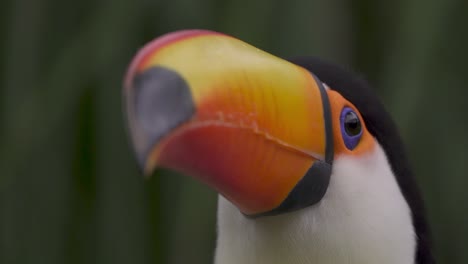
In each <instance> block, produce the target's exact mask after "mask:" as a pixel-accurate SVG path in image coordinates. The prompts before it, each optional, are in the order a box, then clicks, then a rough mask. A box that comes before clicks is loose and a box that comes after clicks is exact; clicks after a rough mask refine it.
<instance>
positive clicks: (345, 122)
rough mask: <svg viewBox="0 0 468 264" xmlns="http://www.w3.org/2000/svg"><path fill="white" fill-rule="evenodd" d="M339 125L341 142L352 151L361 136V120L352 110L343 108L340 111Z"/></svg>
mask: <svg viewBox="0 0 468 264" xmlns="http://www.w3.org/2000/svg"><path fill="white" fill-rule="evenodd" d="M340 123H341V136H342V137H343V141H344V143H345V145H346V147H347V148H348V149H350V150H353V149H354V148H356V146H357V144H358V143H359V140H360V139H361V136H362V124H361V120H360V119H359V116H358V115H357V114H356V112H355V111H354V110H353V109H352V108H350V107H345V108H343V110H342V111H341V116H340Z"/></svg>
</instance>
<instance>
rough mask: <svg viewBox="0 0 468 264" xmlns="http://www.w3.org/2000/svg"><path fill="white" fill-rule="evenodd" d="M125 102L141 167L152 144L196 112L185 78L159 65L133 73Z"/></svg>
mask: <svg viewBox="0 0 468 264" xmlns="http://www.w3.org/2000/svg"><path fill="white" fill-rule="evenodd" d="M126 102H127V118H128V122H129V125H130V132H131V136H132V140H133V143H134V146H135V151H136V154H137V159H138V162H139V165H140V167H141V168H142V169H144V166H145V163H146V159H147V157H148V155H149V154H150V152H151V150H152V149H153V147H154V145H155V144H157V143H158V142H159V141H160V140H161V139H162V138H163V137H164V136H166V135H167V134H168V133H170V132H171V131H172V130H174V129H175V128H177V127H178V126H180V125H181V124H182V123H184V122H186V121H188V120H190V119H191V118H192V116H193V114H194V113H195V106H194V103H193V98H192V94H191V92H190V88H189V86H188V84H187V82H186V81H185V80H184V79H183V78H182V77H181V76H180V75H179V74H178V73H177V72H175V71H173V70H171V69H168V68H164V67H161V66H155V67H151V68H149V69H147V70H145V71H144V72H142V73H139V74H137V75H136V76H135V77H134V79H133V82H132V87H131V89H129V90H128V91H127V96H126Z"/></svg>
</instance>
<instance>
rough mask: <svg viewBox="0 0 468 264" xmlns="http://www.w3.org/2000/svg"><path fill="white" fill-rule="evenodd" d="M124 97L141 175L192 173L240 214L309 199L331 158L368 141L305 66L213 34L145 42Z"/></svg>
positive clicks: (320, 191) (318, 192)
mask: <svg viewBox="0 0 468 264" xmlns="http://www.w3.org/2000/svg"><path fill="white" fill-rule="evenodd" d="M124 100H125V104H126V117H127V121H128V125H129V130H130V134H131V139H132V142H133V146H134V150H135V152H136V156H137V159H138V162H139V164H140V166H141V168H142V170H143V171H144V172H145V174H147V175H149V174H151V173H152V172H153V170H154V169H155V168H156V167H166V168H170V169H173V170H175V171H178V172H181V173H183V174H186V175H189V176H192V177H195V178H197V179H199V180H201V181H202V182H204V183H205V184H207V185H209V186H210V187H212V188H214V189H215V190H216V191H217V192H219V193H220V194H221V195H222V196H224V197H225V198H226V199H227V200H229V201H230V202H231V203H233V204H234V205H235V206H236V207H237V208H238V209H239V210H240V211H241V212H242V213H243V214H244V215H246V216H249V217H256V216H265V215H276V214H282V213H286V212H290V211H294V210H298V209H302V208H305V207H308V206H311V205H314V204H316V203H318V202H319V201H320V200H321V199H322V198H323V197H324V195H325V193H326V192H327V189H328V186H329V182H330V176H331V173H332V167H333V162H334V158H335V157H338V156H341V155H347V156H353V155H364V154H365V153H367V152H369V151H370V150H372V149H373V148H374V145H375V142H374V141H375V140H374V137H372V136H371V135H370V133H369V132H368V130H367V128H366V123H365V122H364V120H363V118H362V116H361V114H360V112H359V110H358V109H357V108H356V107H355V106H354V105H353V104H352V103H351V102H349V101H348V100H346V99H345V98H344V97H343V96H342V95H340V93H337V92H335V91H334V90H333V89H330V87H328V86H327V84H326V83H324V82H322V81H321V80H320V77H319V76H316V75H315V73H314V72H311V71H310V70H308V69H306V68H303V67H301V66H299V65H297V64H294V63H291V62H289V61H287V60H284V59H281V58H278V57H275V56H273V55H270V54H268V53H266V52H263V51H261V50H259V49H257V48H255V47H253V46H250V45H248V44H246V43H244V42H242V41H240V40H238V39H235V38H233V37H230V36H227V35H224V34H220V33H216V32H212V31H205V30H185V31H179V32H175V33H170V34H167V35H165V36H162V37H160V38H157V39H156V40H154V41H152V42H151V43H149V44H147V45H146V46H145V47H144V48H143V49H141V50H140V51H139V52H138V54H137V55H136V57H135V59H134V60H133V62H132V63H131V65H130V68H129V70H128V73H127V75H126V79H125V88H124Z"/></svg>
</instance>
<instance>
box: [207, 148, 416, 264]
mask: <svg viewBox="0 0 468 264" xmlns="http://www.w3.org/2000/svg"><path fill="white" fill-rule="evenodd" d="M356 162H358V163H356ZM356 164H359V165H360V166H356ZM333 167H334V171H333V174H332V176H331V181H330V186H329V189H328V191H327V194H326V195H325V197H324V198H323V200H322V201H321V202H320V203H319V204H317V205H315V206H311V207H308V208H305V209H302V210H299V211H296V212H292V213H286V214H283V215H278V216H272V217H261V218H258V219H248V218H246V217H245V216H244V215H243V214H242V213H240V212H239V210H238V209H237V208H236V207H235V206H233V205H232V204H231V203H230V202H229V201H227V200H225V199H224V198H222V197H220V199H219V203H218V244H217V249H216V259H215V263H216V264H234V263H243V264H267V263H268V264H276V263H289V264H305V263H319V264H339V263H348V264H358V263H359V264H362V263H380V264H395V263H399V264H414V258H415V257H414V255H415V246H416V245H415V244H416V241H415V234H414V229H413V225H412V223H411V214H410V210H409V207H408V205H407V203H406V201H405V199H404V198H403V196H402V194H401V192H400V189H399V187H398V184H397V183H396V181H395V177H394V176H393V174H392V171H391V169H390V166H389V165H388V162H387V160H386V157H385V155H384V153H383V151H382V149H381V148H380V146H377V147H376V150H375V153H374V154H372V155H369V156H367V157H361V158H360V160H356V158H348V157H342V158H340V157H338V158H337V159H336V160H335V161H334V164H333ZM361 168H364V169H361Z"/></svg>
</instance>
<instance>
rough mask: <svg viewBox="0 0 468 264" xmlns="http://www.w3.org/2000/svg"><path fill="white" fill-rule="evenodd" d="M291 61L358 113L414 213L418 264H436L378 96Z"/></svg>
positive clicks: (341, 76)
mask: <svg viewBox="0 0 468 264" xmlns="http://www.w3.org/2000/svg"><path fill="white" fill-rule="evenodd" d="M289 61H291V62H293V63H295V64H297V65H300V66H302V67H304V68H306V69H307V70H309V71H311V72H313V73H314V74H315V75H316V76H317V77H318V78H319V79H320V80H321V81H322V82H324V83H326V84H327V85H328V86H329V87H330V88H331V89H332V90H335V91H337V92H339V93H340V94H341V95H342V96H343V97H344V98H346V99H347V100H348V101H350V102H352V103H353V104H354V105H355V106H356V107H357V108H358V109H359V112H360V113H361V115H362V117H363V118H364V122H365V123H366V126H367V129H368V130H369V132H370V133H371V134H372V135H373V136H374V137H375V138H376V139H377V141H378V142H379V143H380V145H381V146H382V148H383V149H384V151H385V154H386V155H387V158H388V161H389V163H390V165H391V168H392V170H393V173H394V174H395V177H396V180H397V182H398V185H399V187H400V189H401V192H402V193H403V196H404V197H405V199H406V202H407V203H408V205H409V207H410V209H411V212H412V221H413V226H414V229H415V231H416V234H417V248H416V263H417V264H433V263H435V261H434V257H433V255H432V251H431V240H430V230H429V226H428V223H427V221H426V217H425V209H424V204H423V200H422V197H421V195H420V192H419V189H418V186H417V184H416V181H415V179H414V176H413V172H412V170H411V167H410V164H409V161H408V158H407V157H406V152H405V148H404V145H403V142H402V140H401V138H400V135H399V133H398V129H397V127H396V125H395V123H394V122H393V120H392V118H391V116H390V114H389V113H388V112H387V111H386V110H385V108H384V106H383V104H382V103H381V102H380V100H379V98H378V97H377V95H376V93H375V92H374V91H373V90H372V89H371V88H370V85H369V84H368V83H367V82H366V81H365V80H364V79H363V78H361V77H359V76H358V75H356V74H354V73H352V72H350V71H348V70H345V69H343V68H341V67H339V66H336V65H333V64H331V63H328V62H325V61H322V60H320V59H318V58H314V57H297V58H291V59H289Z"/></svg>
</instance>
